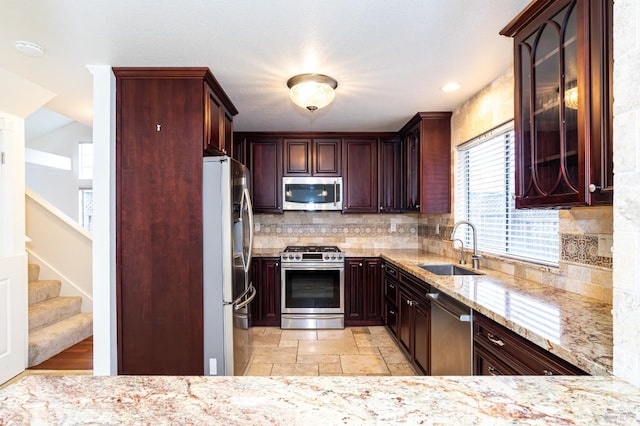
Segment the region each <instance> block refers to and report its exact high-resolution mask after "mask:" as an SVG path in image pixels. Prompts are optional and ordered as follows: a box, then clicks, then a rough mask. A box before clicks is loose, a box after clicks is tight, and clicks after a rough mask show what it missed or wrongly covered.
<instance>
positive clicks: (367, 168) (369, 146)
mask: <svg viewBox="0 0 640 426" xmlns="http://www.w3.org/2000/svg"><path fill="white" fill-rule="evenodd" d="M342 161H343V167H342V169H343V170H344V173H343V175H342V184H343V187H344V189H343V196H344V201H343V208H342V210H343V212H345V213H377V211H378V139H377V138H374V137H372V138H344V139H343V140H342Z"/></svg>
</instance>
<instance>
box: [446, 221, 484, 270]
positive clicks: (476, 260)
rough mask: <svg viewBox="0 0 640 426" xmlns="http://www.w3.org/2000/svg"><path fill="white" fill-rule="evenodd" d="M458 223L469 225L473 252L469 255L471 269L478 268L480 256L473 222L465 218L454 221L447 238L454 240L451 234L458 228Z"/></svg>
mask: <svg viewBox="0 0 640 426" xmlns="http://www.w3.org/2000/svg"><path fill="white" fill-rule="evenodd" d="M460 225H469V227H471V234H472V236H473V254H472V255H471V265H472V266H473V269H479V268H480V257H481V256H480V255H478V237H477V235H476V227H475V226H474V225H473V223H471V222H468V221H466V220H461V221H460V222H456V223H455V224H454V225H453V231H451V237H449V238H450V239H451V240H454V238H453V236H454V234H455V233H456V229H458V226H460ZM454 241H455V240H454Z"/></svg>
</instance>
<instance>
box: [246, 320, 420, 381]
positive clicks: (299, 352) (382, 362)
mask: <svg viewBox="0 0 640 426" xmlns="http://www.w3.org/2000/svg"><path fill="white" fill-rule="evenodd" d="M250 333H251V357H250V360H249V366H248V367H247V371H246V373H245V375H246V376H342V375H344V376H362V375H366V376H371V375H373V376H412V375H415V374H416V373H415V372H414V370H413V369H412V368H411V366H410V365H409V362H408V361H407V358H406V357H405V355H404V354H403V353H402V351H401V350H400V348H399V347H398V345H397V344H396V342H395V341H394V340H393V339H392V338H391V336H390V335H389V333H388V332H387V329H386V328H385V327H347V328H345V329H344V330H281V329H280V328H275V327H253V328H251V329H250Z"/></svg>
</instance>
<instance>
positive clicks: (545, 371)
mask: <svg viewBox="0 0 640 426" xmlns="http://www.w3.org/2000/svg"><path fill="white" fill-rule="evenodd" d="M542 373H543V374H544V375H545V376H553V371H551V370H542Z"/></svg>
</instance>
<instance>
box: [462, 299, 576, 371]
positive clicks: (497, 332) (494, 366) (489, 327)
mask: <svg viewBox="0 0 640 426" xmlns="http://www.w3.org/2000/svg"><path fill="white" fill-rule="evenodd" d="M473 322H474V324H473V328H474V336H473V341H474V345H473V346H474V364H475V365H474V371H475V374H476V375H500V374H511V375H527V376H531V375H542V376H557V375H585V374H587V373H586V372H584V371H582V370H581V369H579V368H578V367H576V366H574V365H572V364H570V363H568V362H566V361H565V360H563V359H561V358H559V357H558V356H556V355H554V354H552V353H551V352H549V351H546V350H544V349H543V348H541V347H539V346H537V345H535V344H534V343H532V342H530V341H528V340H527V339H525V338H523V337H521V336H519V335H518V334H516V333H514V332H513V331H511V330H509V329H507V328H506V327H503V326H502V325H500V324H498V323H496V322H495V321H492V320H491V319H489V318H487V317H485V316H483V315H480V314H478V313H477V312H476V313H474V315H473Z"/></svg>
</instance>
